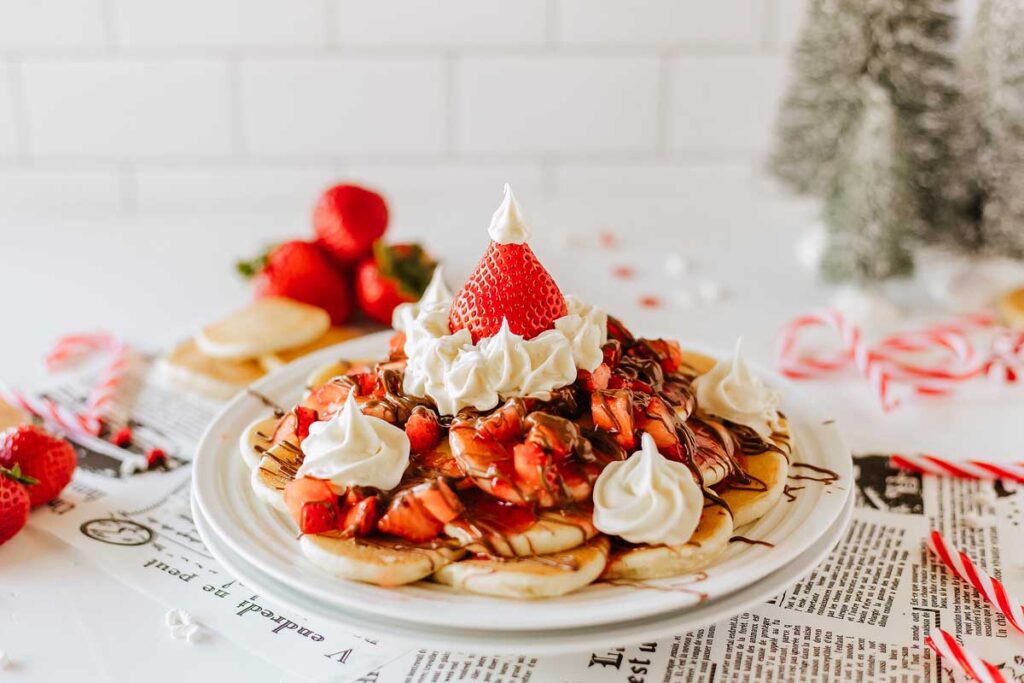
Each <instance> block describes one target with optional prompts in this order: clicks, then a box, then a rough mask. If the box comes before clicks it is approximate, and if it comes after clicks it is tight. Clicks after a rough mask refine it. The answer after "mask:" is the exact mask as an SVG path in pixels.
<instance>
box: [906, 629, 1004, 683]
mask: <svg viewBox="0 0 1024 683" xmlns="http://www.w3.org/2000/svg"><path fill="white" fill-rule="evenodd" d="M924 642H925V645H927V646H928V647H930V648H931V649H932V650H934V651H935V654H937V655H938V656H939V657H941V658H942V659H943V660H944V661H945V662H947V663H948V664H951V665H952V666H953V668H955V669H957V670H959V671H960V672H961V673H963V674H964V675H965V676H969V677H970V678H972V679H973V680H975V681H978V682H979V683H1006V678H1005V677H1004V676H1003V672H1002V671H1000V670H999V669H998V667H996V665H995V664H992V663H990V662H986V661H985V660H984V659H982V658H981V657H979V656H978V655H976V654H974V653H973V652H971V651H970V650H968V649H967V648H965V647H964V646H963V645H961V644H960V643H958V642H957V640H956V638H954V637H953V635H952V634H950V633H948V632H947V631H943V630H942V629H941V628H937V629H934V630H933V631H932V632H931V633H930V634H928V636H927V637H925V639H924Z"/></svg>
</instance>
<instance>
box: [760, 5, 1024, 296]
mask: <svg viewBox="0 0 1024 683" xmlns="http://www.w3.org/2000/svg"><path fill="white" fill-rule="evenodd" d="M956 6H957V5H956V3H954V2H952V0H811V4H810V7H809V11H808V14H807V18H806V20H805V25H804V29H803V33H802V36H801V39H800V41H799V44H798V46H797V48H796V52H795V54H794V59H793V78H792V82H791V84H790V87H789V90H788V91H787V93H786V96H785V98H784V100H783V103H782V108H781V111H780V114H779V118H778V122H777V129H778V135H777V146H776V149H775V151H774V153H773V155H772V158H771V167H772V170H773V171H774V172H775V174H776V175H777V176H778V177H780V178H781V179H782V180H783V181H785V182H786V183H787V184H788V185H790V186H791V187H792V188H793V189H795V190H797V191H798V192H801V193H806V194H813V195H816V196H819V197H821V198H822V199H823V201H824V205H825V209H824V212H823V218H824V221H825V223H826V247H825V251H824V256H823V257H822V258H821V259H820V262H819V266H820V268H821V269H822V271H823V275H824V276H825V277H826V278H827V279H830V280H835V281H850V282H854V283H857V284H858V285H861V286H863V285H865V284H868V283H876V282H880V281H884V280H887V279H889V278H893V277H897V276H901V275H906V274H908V273H909V272H910V271H911V270H912V268H913V260H912V258H911V251H910V249H911V247H912V246H914V245H915V244H935V243H941V244H946V245H953V246H954V247H955V248H956V249H957V250H959V251H961V252H970V253H999V254H1000V255H1003V256H1012V257H1014V258H1024V189H1019V188H1024V134H1022V133H1024V23H1022V12H1024V9H1022V3H1021V0H981V6H980V10H979V18H978V21H977V27H976V30H975V31H974V34H973V36H972V38H971V39H970V40H969V41H968V43H967V44H968V49H967V51H966V55H965V56H964V57H963V58H962V59H957V58H956V55H955V54H954V42H953V38H954V33H955V28H956V26H955V21H956V18H955V17H954V14H953V10H954V8H955V7H956Z"/></svg>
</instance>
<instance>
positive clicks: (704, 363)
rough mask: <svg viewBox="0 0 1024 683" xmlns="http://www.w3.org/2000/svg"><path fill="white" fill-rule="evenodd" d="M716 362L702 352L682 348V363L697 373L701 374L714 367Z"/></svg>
mask: <svg viewBox="0 0 1024 683" xmlns="http://www.w3.org/2000/svg"><path fill="white" fill-rule="evenodd" d="M717 362H718V361H717V360H716V359H714V358H712V357H711V356H705V355H704V354H703V353H697V352H696V351H687V350H686V349H683V364H684V365H687V366H689V367H690V368H691V369H693V370H694V371H695V372H696V373H697V374H698V375H703V374H704V373H705V372H707V371H708V370H710V369H711V368H713V367H715V363H717Z"/></svg>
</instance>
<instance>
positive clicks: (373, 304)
mask: <svg viewBox="0 0 1024 683" xmlns="http://www.w3.org/2000/svg"><path fill="white" fill-rule="evenodd" d="M436 266H437V263H435V262H434V260H433V259H432V258H430V256H429V255H427V253H426V252H425V251H424V250H423V247H421V246H420V245H418V244H390V245H389V244H384V243H383V242H377V243H376V244H374V245H373V255H372V256H369V257H367V258H366V259H364V260H363V261H362V262H361V263H360V264H359V266H358V267H357V268H356V300H357V301H358V302H359V307H360V308H361V309H363V312H364V313H366V315H367V317H369V318H370V319H371V320H375V321H377V322H379V323H382V324H384V325H390V324H391V314H392V313H394V310H395V307H396V306H398V304H401V303H406V302H413V301H419V298H420V297H421V296H423V292H424V291H425V290H426V288H427V285H428V284H430V277H431V276H432V275H433V274H434V268H435V267H436Z"/></svg>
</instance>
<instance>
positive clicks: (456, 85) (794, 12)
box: [0, 0, 806, 212]
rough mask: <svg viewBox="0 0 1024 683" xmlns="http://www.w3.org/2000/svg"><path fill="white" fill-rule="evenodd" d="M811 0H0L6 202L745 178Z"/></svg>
mask: <svg viewBox="0 0 1024 683" xmlns="http://www.w3.org/2000/svg"><path fill="white" fill-rule="evenodd" d="M805 2H806V0H716V2H704V3H694V2H682V1H680V0H517V1H516V2H511V3H510V2H501V1H500V0H430V1H428V0H179V1H178V2H165V1H164V0H4V1H3V2H0V211H5V210H16V211H26V210H27V211H32V210H42V211H45V210H49V209H53V208H57V209H61V210H63V209H68V208H81V209H83V210H101V211H105V210H121V211H182V212H187V211H209V210H214V211H219V210H232V209H238V208H246V207H248V208H259V209H274V208H277V207H280V208H283V209H289V210H291V209H294V208H295V207H296V206H304V205H306V204H308V203H310V202H311V201H312V198H313V197H315V196H316V194H317V192H318V191H319V190H320V189H322V187H323V186H324V185H326V184H327V183H329V182H331V181H332V180H335V179H338V178H344V177H351V178H356V179H360V180H362V181H364V182H368V183H372V184H376V185H378V186H379V187H381V188H383V189H385V190H386V191H389V192H410V193H412V192H438V191H446V190H455V191H474V192H477V191H479V192H487V191H491V192H492V193H496V192H497V191H498V190H496V189H494V188H495V186H498V185H500V183H502V182H504V181H505V180H509V181H511V182H513V183H515V184H516V185H517V187H521V188H522V193H523V194H525V195H530V194H555V193H559V192H566V193H586V192H602V191H608V190H611V189H613V188H615V187H620V188H626V189H628V190H629V191H633V192H663V191H674V190H682V189H683V188H687V187H692V186H700V185H701V183H704V184H706V183H711V182H715V183H729V182H734V183H748V182H753V178H754V177H755V175H756V169H758V168H760V165H761V163H762V160H763V155H764V152H765V150H766V149H767V147H768V144H769V141H770V134H771V124H772V120H773V118H774V112H775V107H776V104H777V100H778V98H779V96H780V95H781V92H782V88H783V86H784V83H785V74H786V65H787V59H786V53H787V51H788V49H789V46H790V45H791V44H792V42H793V41H794V40H795V39H796V36H797V32H798V26H799V22H800V20H801V16H802V12H803V5H804V3H805Z"/></svg>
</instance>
